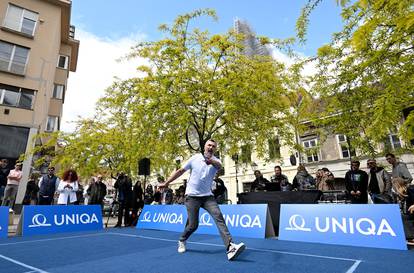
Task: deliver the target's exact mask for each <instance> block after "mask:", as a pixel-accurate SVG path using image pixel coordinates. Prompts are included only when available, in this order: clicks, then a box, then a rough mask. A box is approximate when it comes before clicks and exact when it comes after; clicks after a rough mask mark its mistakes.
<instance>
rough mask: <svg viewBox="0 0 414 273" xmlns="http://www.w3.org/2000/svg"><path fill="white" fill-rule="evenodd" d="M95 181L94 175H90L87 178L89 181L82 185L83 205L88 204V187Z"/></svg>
mask: <svg viewBox="0 0 414 273" xmlns="http://www.w3.org/2000/svg"><path fill="white" fill-rule="evenodd" d="M94 183H95V177H91V178H90V179H89V183H88V185H86V186H85V187H83V200H84V205H88V204H89V198H90V189H89V187H90V186H91V185H92V184H94Z"/></svg>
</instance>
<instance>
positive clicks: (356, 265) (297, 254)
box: [107, 232, 362, 273]
mask: <svg viewBox="0 0 414 273" xmlns="http://www.w3.org/2000/svg"><path fill="white" fill-rule="evenodd" d="M107 234H114V235H119V236H126V237H135V238H142V239H148V240H158V241H166V242H177V240H171V239H164V238H157V237H150V236H142V235H134V234H123V233H117V232H108V233H107ZM187 244H195V245H207V246H218V247H223V245H222V244H212V243H200V242H191V241H187ZM246 249H249V250H254V251H261V252H271V253H281V254H287V255H296V256H304V257H312V258H322V259H330V260H341V261H350V262H354V263H353V265H352V266H351V267H350V268H349V269H348V270H347V271H346V273H352V272H354V271H355V270H356V268H357V267H358V265H359V264H360V263H361V262H362V261H361V260H355V259H348V258H340V257H332V256H322V255H313V254H306V253H297V252H288V251H278V250H272V249H261V248H250V247H247V248H246Z"/></svg>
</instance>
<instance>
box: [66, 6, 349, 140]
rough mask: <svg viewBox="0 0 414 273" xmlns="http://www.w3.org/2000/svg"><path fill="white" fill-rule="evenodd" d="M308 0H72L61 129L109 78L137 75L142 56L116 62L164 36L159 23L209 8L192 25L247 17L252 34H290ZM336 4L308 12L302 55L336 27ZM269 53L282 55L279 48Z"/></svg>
mask: <svg viewBox="0 0 414 273" xmlns="http://www.w3.org/2000/svg"><path fill="white" fill-rule="evenodd" d="M307 1H308V0H105V1H102V0H72V13H71V24H72V25H74V26H75V27H76V33H75V39H77V40H79V41H80V47H79V56H78V65H77V70H76V72H74V73H73V72H72V73H70V75H69V80H68V88H67V91H66V97H65V103H64V106H63V117H62V123H61V130H63V131H66V132H70V131H73V129H74V123H73V121H74V120H76V119H78V117H83V118H86V117H91V116H92V115H93V113H94V106H95V103H96V101H97V100H98V99H99V98H100V97H102V96H103V95H104V92H105V89H106V88H108V87H109V86H110V85H111V83H112V82H114V77H118V78H121V79H127V78H130V77H133V76H136V67H137V66H138V65H139V64H140V63H141V62H143V60H132V61H121V62H120V61H119V58H121V57H123V56H125V55H126V54H127V53H128V52H130V48H131V47H132V46H134V45H135V44H137V43H138V42H142V41H156V40H159V39H162V38H163V33H161V32H160V31H159V30H158V26H159V25H160V24H164V23H165V24H171V23H172V22H173V21H174V19H175V18H176V17H177V16H178V15H181V14H184V13H187V12H191V11H194V10H196V9H200V8H212V9H214V10H215V11H216V13H217V16H218V18H219V20H218V21H217V22H214V21H213V20H211V19H208V18H202V19H197V20H196V21H195V22H194V23H193V24H194V26H196V27H199V28H201V29H207V30H208V31H209V32H211V33H225V32H227V31H228V30H229V29H230V28H231V27H232V26H233V22H234V19H236V18H239V19H242V20H245V21H247V22H248V23H249V24H250V26H251V27H252V29H253V30H254V31H255V32H256V34H257V35H261V36H267V37H270V38H289V37H294V36H295V23H296V19H297V18H298V16H299V15H300V11H301V8H302V7H303V6H304V5H305V4H306V2H307ZM341 26H342V24H341V17H340V7H338V6H337V4H336V1H335V0H324V1H322V2H321V4H320V5H319V6H318V7H317V8H316V9H315V10H314V12H313V13H312V15H311V17H310V24H309V30H308V35H307V42H306V44H305V45H297V46H295V51H297V52H298V53H299V54H303V55H304V56H312V55H314V54H316V51H317V49H318V48H319V47H320V46H322V45H324V44H326V43H328V42H329V41H330V39H331V36H332V33H334V32H336V31H339V30H340V29H341ZM274 56H276V57H278V58H281V59H286V58H287V57H285V56H282V55H281V53H277V52H276V53H275V54H274Z"/></svg>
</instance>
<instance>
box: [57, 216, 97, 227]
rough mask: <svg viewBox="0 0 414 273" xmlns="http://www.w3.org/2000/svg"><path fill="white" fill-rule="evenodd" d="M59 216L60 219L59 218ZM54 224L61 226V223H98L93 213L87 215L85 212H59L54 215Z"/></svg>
mask: <svg viewBox="0 0 414 273" xmlns="http://www.w3.org/2000/svg"><path fill="white" fill-rule="evenodd" d="M59 216H60V219H59ZM54 221H55V225H57V226H62V225H69V224H72V225H79V224H92V223H99V221H98V217H97V216H96V214H95V213H93V214H92V215H89V214H87V213H83V214H80V215H79V214H61V215H56V214H55V215H54Z"/></svg>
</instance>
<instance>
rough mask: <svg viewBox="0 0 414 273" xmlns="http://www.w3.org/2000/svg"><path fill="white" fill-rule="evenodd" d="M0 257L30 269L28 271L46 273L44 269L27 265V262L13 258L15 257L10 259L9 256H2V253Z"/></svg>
mask: <svg viewBox="0 0 414 273" xmlns="http://www.w3.org/2000/svg"><path fill="white" fill-rule="evenodd" d="M0 258H2V259H5V260H7V261H9V262H12V263H14V264H17V265H20V266H23V267H25V268H28V269H31V270H32V271H30V272H39V273H48V272H47V271H44V270H42V269H39V268H36V267H34V266H30V265H28V264H25V263H22V262H19V261H17V260H15V259H12V258H9V257H6V256H3V255H0Z"/></svg>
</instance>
